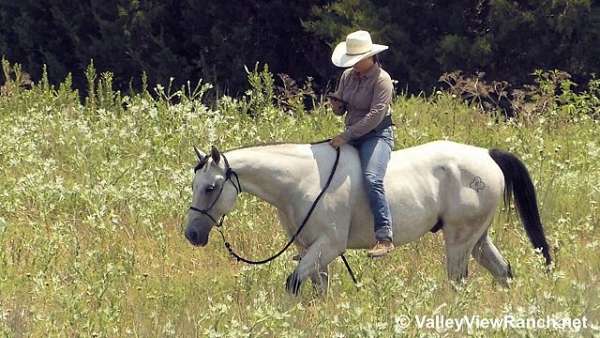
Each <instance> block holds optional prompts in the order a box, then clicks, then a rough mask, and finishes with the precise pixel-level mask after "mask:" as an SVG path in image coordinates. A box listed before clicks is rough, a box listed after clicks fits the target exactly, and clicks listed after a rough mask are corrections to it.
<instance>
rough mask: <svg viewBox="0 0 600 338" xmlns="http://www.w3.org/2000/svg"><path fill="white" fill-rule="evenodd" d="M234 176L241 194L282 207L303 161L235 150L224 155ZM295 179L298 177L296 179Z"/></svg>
mask: <svg viewBox="0 0 600 338" xmlns="http://www.w3.org/2000/svg"><path fill="white" fill-rule="evenodd" d="M226 156H227V158H228V159H229V162H230V165H231V168H232V169H233V170H234V171H235V172H236V173H237V174H238V176H239V179H240V184H241V186H242V189H243V191H244V192H248V193H250V194H252V195H254V196H257V197H258V198H260V199H262V200H264V201H266V202H268V203H270V204H272V205H274V206H275V207H277V208H280V209H281V208H283V207H284V204H285V203H286V201H287V200H288V199H289V195H290V194H291V193H293V192H294V191H296V190H297V189H298V184H297V183H298V180H299V179H300V177H299V176H300V174H301V173H302V168H303V167H304V166H306V161H305V160H302V159H301V158H298V157H296V156H289V155H286V154H285V153H281V152H273V151H268V150H266V149H257V148H246V149H238V150H235V151H232V152H230V153H228V154H226ZM296 176H298V177H296Z"/></svg>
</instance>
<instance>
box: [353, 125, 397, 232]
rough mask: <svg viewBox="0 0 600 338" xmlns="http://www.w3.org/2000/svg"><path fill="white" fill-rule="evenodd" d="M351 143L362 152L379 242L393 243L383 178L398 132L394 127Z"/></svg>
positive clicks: (362, 161) (364, 173)
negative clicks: (395, 135) (396, 132)
mask: <svg viewBox="0 0 600 338" xmlns="http://www.w3.org/2000/svg"><path fill="white" fill-rule="evenodd" d="M348 143H349V144H351V145H353V146H355V147H356V148H357V149H358V153H359V157H360V164H361V167H362V172H363V178H364V182H365V187H366V189H367V196H368V198H369V205H370V206H371V211H372V212H373V219H374V225H375V239H376V240H378V241H383V240H389V241H391V240H392V239H393V233H392V216H391V214H390V206H389V203H388V201H387V199H386V198H385V190H384V188H383V178H384V177H385V172H386V170H387V165H388V162H389V161H390V155H391V152H392V149H393V148H394V131H393V129H392V127H387V128H385V129H382V130H380V131H378V132H370V133H368V134H367V135H364V136H362V137H360V138H358V139H355V140H352V141H350V142H348Z"/></svg>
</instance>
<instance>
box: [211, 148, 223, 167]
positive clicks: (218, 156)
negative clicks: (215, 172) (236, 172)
mask: <svg viewBox="0 0 600 338" xmlns="http://www.w3.org/2000/svg"><path fill="white" fill-rule="evenodd" d="M210 156H211V157H212V159H213V161H214V162H215V163H216V164H219V161H220V160H221V153H220V152H219V149H217V147H215V146H212V148H211V149H210Z"/></svg>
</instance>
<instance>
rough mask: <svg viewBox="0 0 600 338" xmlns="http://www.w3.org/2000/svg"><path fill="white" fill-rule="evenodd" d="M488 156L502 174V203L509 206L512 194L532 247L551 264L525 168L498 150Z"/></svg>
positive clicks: (491, 151)
mask: <svg viewBox="0 0 600 338" xmlns="http://www.w3.org/2000/svg"><path fill="white" fill-rule="evenodd" d="M489 154H490V156H491V157H492V159H494V161H495V162H496V163H497V164H498V166H499V167H500V169H501V170H502V173H503V174H504V182H505V188H504V201H505V203H506V205H507V206H510V197H511V194H514V197H515V205H516V207H517V210H518V211H519V215H520V216H521V221H522V222H523V225H524V227H525V231H526V232H527V236H529V240H530V241H531V244H533V247H534V248H536V249H538V248H539V249H541V250H542V255H544V258H545V259H546V265H550V263H552V257H550V248H549V246H548V242H546V236H545V235H544V227H543V226H542V222H541V220H540V214H539V211H538V205H537V201H536V197H535V188H534V187H533V182H531V177H529V172H528V171H527V168H526V167H525V165H524V164H523V162H521V160H520V159H519V158H518V157H516V156H515V155H513V154H511V153H509V152H506V151H502V150H499V149H490V150H489Z"/></svg>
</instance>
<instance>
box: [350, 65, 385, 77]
mask: <svg viewBox="0 0 600 338" xmlns="http://www.w3.org/2000/svg"><path fill="white" fill-rule="evenodd" d="M378 72H379V65H378V64H377V63H376V64H374V65H373V67H371V69H369V70H368V71H367V72H366V73H364V74H359V73H358V72H357V71H355V70H354V69H353V70H352V73H353V74H354V76H355V77H356V78H358V79H361V80H365V79H368V78H372V77H373V76H375V75H376V74H377V73H378Z"/></svg>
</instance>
